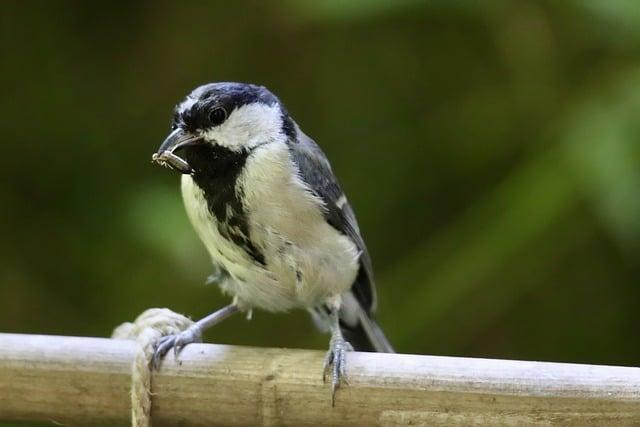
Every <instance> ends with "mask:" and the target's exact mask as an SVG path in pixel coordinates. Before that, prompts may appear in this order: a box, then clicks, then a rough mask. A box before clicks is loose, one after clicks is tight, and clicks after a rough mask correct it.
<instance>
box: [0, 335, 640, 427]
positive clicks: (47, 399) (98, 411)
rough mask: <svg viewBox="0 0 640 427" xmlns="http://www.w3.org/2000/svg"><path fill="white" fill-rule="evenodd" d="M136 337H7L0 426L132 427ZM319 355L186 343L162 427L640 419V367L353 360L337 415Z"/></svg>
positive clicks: (168, 373) (173, 372) (167, 392)
mask: <svg viewBox="0 0 640 427" xmlns="http://www.w3.org/2000/svg"><path fill="white" fill-rule="evenodd" d="M135 345H136V344H135V343H134V342H132V341H120V340H110V339H101V338H73V337H56V336H40V335H17V334H0V420H40V421H51V422H55V423H61V424H72V425H87V424H105V425H128V424H129V420H128V417H129V413H130V412H129V395H128V393H129V386H130V365H131V361H132V357H133V354H134V350H135ZM322 357H323V353H322V352H319V351H307V350H284V349H272V348H248V347H233V346H226V345H212V344H197V345H196V344H194V345H189V346H187V347H186V348H185V349H184V351H183V352H182V353H181V356H180V363H175V362H174V360H173V356H172V355H171V354H170V355H169V357H167V360H166V362H165V363H164V365H163V367H162V370H161V372H160V373H158V374H156V376H155V379H154V381H155V382H154V392H155V393H156V394H155V396H154V403H153V405H154V406H153V419H154V425H181V426H182V425H184V426H192V425H201V426H209V425H218V424H222V425H292V426H300V425H315V426H319V425H328V424H330V425H375V424H382V425H405V424H410V423H412V424H413V425H416V424H428V425H451V424H454V425H455V424H458V425H469V424H481V423H485V424H496V423H498V424H502V425H505V424H507V425H528V424H529V425H530V424H538V423H540V424H549V423H561V424H563V425H564V424H575V425H584V424H606V425H612V424H624V425H628V424H631V423H640V368H625V367H612V366H590V365H575V364H564V363H540V362H518V361H507V360H487V359H465V358H454V357H433V356H413V355H402V354H372V353H352V354H349V356H348V359H347V363H348V364H347V375H348V378H349V385H348V386H344V387H343V388H341V389H340V390H339V391H338V394H337V397H336V407H335V408H331V397H330V392H329V386H328V385H324V384H323V383H322V380H321V370H322Z"/></svg>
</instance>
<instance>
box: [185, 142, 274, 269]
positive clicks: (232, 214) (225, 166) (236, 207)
mask: <svg viewBox="0 0 640 427" xmlns="http://www.w3.org/2000/svg"><path fill="white" fill-rule="evenodd" d="M180 154H181V155H183V156H184V158H185V160H186V161H187V162H188V163H189V165H190V166H191V168H192V169H193V170H194V171H195V172H194V174H193V180H194V182H195V183H196V185H198V187H200V189H201V190H202V191H203V193H204V198H205V200H206V202H207V207H208V209H209V212H211V215H213V216H214V217H215V219H216V221H217V227H218V231H219V232H220V234H221V235H222V236H223V237H224V238H225V239H227V240H230V241H232V242H233V243H235V244H236V245H238V246H239V247H241V248H242V249H244V251H245V252H246V253H247V254H248V255H249V256H250V257H251V258H252V259H253V260H254V261H255V262H256V263H258V264H260V265H262V266H264V265H265V258H264V254H263V253H262V252H261V251H260V249H258V248H257V247H256V246H255V245H254V244H253V243H252V241H251V239H250V236H249V223H248V220H247V215H246V212H245V209H244V205H243V204H242V197H241V196H242V189H241V188H238V186H237V185H236V184H237V181H238V177H239V176H240V173H241V172H242V169H243V168H244V165H245V163H246V161H247V157H249V154H250V152H249V151H246V150H244V151H240V152H236V151H232V150H230V149H228V148H225V147H221V146H219V145H212V144H196V145H193V146H188V147H185V148H184V149H183V152H181V153H180Z"/></svg>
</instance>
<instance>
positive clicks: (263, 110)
mask: <svg viewBox="0 0 640 427" xmlns="http://www.w3.org/2000/svg"><path fill="white" fill-rule="evenodd" d="M282 124H283V123H282V112H281V111H280V108H279V106H278V105H276V104H273V105H267V104H263V103H260V102H257V103H253V104H247V105H243V106H242V107H240V108H237V109H235V110H233V111H232V112H231V114H230V115H229V118H227V120H226V121H225V122H224V123H223V124H221V125H220V126H217V127H215V128H213V129H209V130H207V131H206V132H204V133H203V135H204V137H205V138H206V139H208V140H214V141H215V143H216V144H218V145H221V146H223V147H227V148H229V149H232V150H239V149H244V148H249V149H250V148H254V147H256V146H258V145H261V144H264V143H265V142H271V141H275V140H277V139H280V138H282Z"/></svg>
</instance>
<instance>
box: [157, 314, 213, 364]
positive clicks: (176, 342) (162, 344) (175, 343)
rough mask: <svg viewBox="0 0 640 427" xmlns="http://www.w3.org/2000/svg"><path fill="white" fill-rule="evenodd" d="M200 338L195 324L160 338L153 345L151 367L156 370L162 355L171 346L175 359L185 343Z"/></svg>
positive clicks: (199, 332) (198, 329)
mask: <svg viewBox="0 0 640 427" xmlns="http://www.w3.org/2000/svg"><path fill="white" fill-rule="evenodd" d="M201 340H202V332H201V331H200V328H198V327H197V326H195V325H194V326H192V327H191V328H189V329H187V330H184V331H182V332H180V333H179V334H173V335H167V336H165V337H162V338H160V340H159V341H158V344H157V345H156V346H155V351H154V353H153V357H152V358H151V368H152V369H155V370H158V369H159V368H160V363H161V362H162V359H163V357H164V356H165V355H166V354H167V353H168V352H169V350H171V349H172V348H173V354H174V357H175V358H176V359H177V358H178V354H179V353H180V351H181V350H182V349H183V348H184V347H185V346H186V345H187V344H191V343H194V342H200V341H201Z"/></svg>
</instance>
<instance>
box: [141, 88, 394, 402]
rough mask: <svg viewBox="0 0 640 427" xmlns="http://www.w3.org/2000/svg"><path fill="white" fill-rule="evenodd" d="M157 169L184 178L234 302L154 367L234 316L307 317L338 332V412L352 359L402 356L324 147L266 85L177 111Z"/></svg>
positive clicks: (332, 363) (196, 222)
mask: <svg viewBox="0 0 640 427" xmlns="http://www.w3.org/2000/svg"><path fill="white" fill-rule="evenodd" d="M152 160H153V161H154V162H156V163H158V164H161V165H163V166H167V167H169V168H171V169H173V170H175V171H177V172H180V173H181V174H182V178H181V179H182V183H181V187H182V197H183V201H184V205H185V207H186V211H187V215H188V216H189V219H190V220H191V223H192V225H193V227H194V228H195V230H196V232H197V234H198V236H199V237H200V239H201V240H202V242H203V243H204V245H205V247H206V249H207V250H208V252H209V254H210V256H211V259H212V261H213V265H214V271H215V272H214V274H213V275H212V276H210V278H209V282H216V283H218V285H219V286H220V288H221V289H222V291H223V292H224V293H226V294H228V295H230V296H232V297H233V300H232V303H231V304H230V305H228V306H226V307H224V308H222V309H220V310H218V311H216V312H214V313H212V314H210V315H209V316H207V317H205V318H203V319H201V320H200V321H198V322H196V323H195V324H194V325H193V326H192V327H191V328H189V329H187V330H185V331H184V332H182V333H179V334H176V335H169V336H166V337H164V338H163V339H161V340H160V341H159V342H158V344H157V346H156V349H155V353H154V357H153V365H154V366H155V367H156V368H157V367H158V366H159V363H160V360H161V359H162V357H163V356H164V355H165V354H166V353H167V352H168V351H169V350H170V349H171V348H173V349H174V351H175V352H176V354H177V353H178V351H179V350H180V349H181V348H182V347H184V346H185V345H187V344H189V343H193V342H200V341H201V339H202V332H203V331H204V330H205V329H207V328H209V327H211V326H213V325H215V324H217V323H219V322H221V321H222V320H224V319H226V318H227V317H229V316H230V315H232V314H233V313H236V312H246V313H248V315H250V313H251V311H252V310H253V309H254V308H257V309H263V310H267V311H270V312H285V311H288V310H291V309H298V308H302V309H306V310H308V311H309V312H310V313H311V315H312V317H313V319H314V321H315V323H316V325H318V326H319V327H320V328H321V329H323V330H325V331H329V332H330V333H331V340H330V348H329V350H328V352H327V354H326V357H325V363H324V373H323V379H326V376H327V375H328V374H329V373H331V393H332V402H335V392H336V389H337V388H338V387H339V385H340V382H341V381H342V380H344V378H345V367H346V364H345V353H346V352H347V351H350V350H353V349H355V350H359V351H377V352H393V348H392V347H391V345H390V343H389V341H388V340H387V339H386V337H385V336H384V334H383V333H382V331H381V329H380V328H379V327H378V325H377V324H376V323H375V322H374V320H373V319H372V317H371V316H372V313H373V312H374V311H375V307H376V292H375V286H374V281H373V270H372V266H371V259H370V257H369V253H368V252H367V248H366V246H365V244H364V241H363V239H362V236H361V234H360V230H359V228H358V223H357V222H356V218H355V215H354V213H353V210H352V208H351V206H350V205H349V202H348V200H347V197H346V196H345V194H344V193H343V192H342V190H341V188H340V185H339V183H338V180H337V179H336V177H335V175H334V174H333V172H332V170H331V166H330V165H329V161H328V160H327V158H326V156H325V155H324V153H323V152H322V150H321V149H320V147H319V146H318V145H317V144H316V143H315V142H314V141H313V140H312V139H311V138H309V137H308V136H307V135H305V134H304V133H303V132H302V130H301V129H300V127H299V126H298V124H297V123H296V122H295V121H294V120H293V119H292V118H291V116H290V115H289V113H288V112H287V110H286V108H285V107H284V105H283V104H282V103H281V102H280V100H279V99H278V98H277V97H276V96H275V95H274V94H273V93H271V92H270V91H269V90H267V89H266V88H265V87H263V86H257V85H253V84H246V83H210V84H206V85H203V86H200V87H198V88H196V89H194V90H193V91H192V92H191V93H190V94H189V95H187V97H186V98H185V99H184V101H182V102H181V103H180V104H178V105H177V106H176V108H175V111H174V114H173V121H172V123H171V133H170V134H169V136H168V137H167V138H166V139H165V141H164V142H163V143H162V144H161V145H160V148H159V149H158V151H157V152H156V153H155V154H153V156H152Z"/></svg>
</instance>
